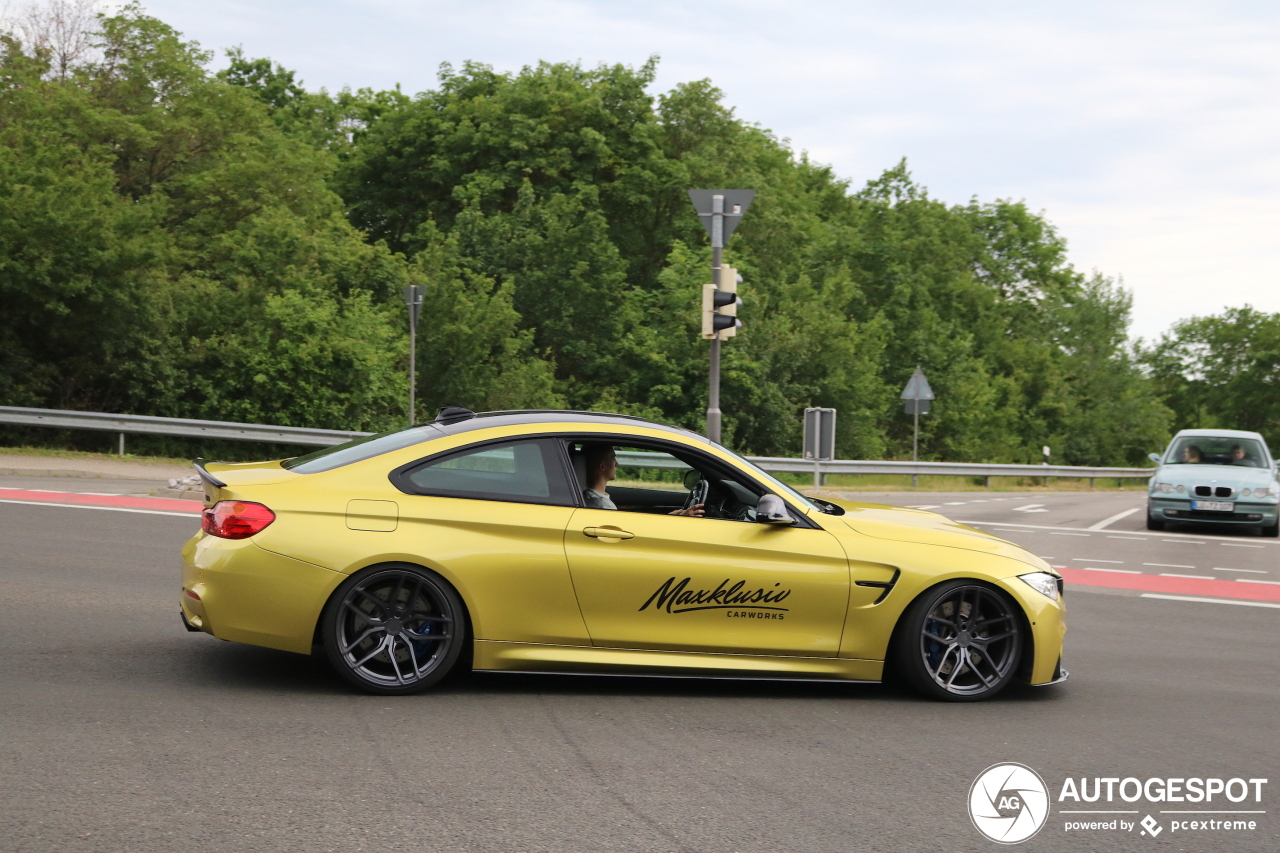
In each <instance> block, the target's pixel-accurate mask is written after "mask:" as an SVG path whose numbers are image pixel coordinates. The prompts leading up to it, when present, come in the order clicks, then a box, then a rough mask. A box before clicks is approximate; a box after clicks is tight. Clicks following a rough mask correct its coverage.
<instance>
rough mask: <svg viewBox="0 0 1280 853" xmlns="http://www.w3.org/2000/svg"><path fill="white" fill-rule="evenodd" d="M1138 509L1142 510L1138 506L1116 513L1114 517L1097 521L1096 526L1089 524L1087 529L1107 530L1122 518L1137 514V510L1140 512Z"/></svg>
mask: <svg viewBox="0 0 1280 853" xmlns="http://www.w3.org/2000/svg"><path fill="white" fill-rule="evenodd" d="M1140 509H1142V507H1140V506H1135V507H1134V508H1133V509H1126V510H1125V511H1124V512H1117V513H1116V514H1115V515H1113V516H1111V517H1110V518H1104V519H1102V521H1099V522H1098V523H1097V524H1091V525H1089V529H1090V530H1105V529H1106V528H1108V527H1110V526H1111V525H1113V524H1115V523H1116V522H1117V521H1119V520H1120V519H1122V518H1128V517H1129V516H1131V515H1133V514H1134V513H1135V512H1137V511H1138V510H1140Z"/></svg>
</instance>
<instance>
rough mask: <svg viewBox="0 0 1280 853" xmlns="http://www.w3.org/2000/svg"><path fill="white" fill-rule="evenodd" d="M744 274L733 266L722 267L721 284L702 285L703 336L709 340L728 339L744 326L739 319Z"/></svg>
mask: <svg viewBox="0 0 1280 853" xmlns="http://www.w3.org/2000/svg"><path fill="white" fill-rule="evenodd" d="M741 283H742V276H740V275H738V271H737V270H736V269H734V268H733V267H725V266H722V267H720V286H719V287H716V286H715V285H714V284H704V285H703V286H702V337H704V338H706V339H707V340H711V339H712V338H716V337H718V338H720V340H722V341H724V340H728V339H729V338H731V337H733V336H734V335H736V334H737V333H738V330H739V329H741V328H742V321H741V320H739V319H738V308H739V307H741V305H742V299H741V298H739V296H738V285H739V284H741Z"/></svg>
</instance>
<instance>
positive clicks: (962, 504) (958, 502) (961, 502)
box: [944, 501, 968, 506]
mask: <svg viewBox="0 0 1280 853" xmlns="http://www.w3.org/2000/svg"><path fill="white" fill-rule="evenodd" d="M967 503H968V501H947V502H946V503H945V504H944V506H964V505H965V504H967Z"/></svg>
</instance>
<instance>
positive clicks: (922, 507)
mask: <svg viewBox="0 0 1280 853" xmlns="http://www.w3.org/2000/svg"><path fill="white" fill-rule="evenodd" d="M940 506H942V504H920V505H919V506H909V507H907V509H937V508H938V507H940Z"/></svg>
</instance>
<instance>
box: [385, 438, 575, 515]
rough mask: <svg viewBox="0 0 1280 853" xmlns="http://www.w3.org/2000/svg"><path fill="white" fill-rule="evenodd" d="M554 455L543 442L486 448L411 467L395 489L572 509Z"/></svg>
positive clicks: (567, 490) (560, 470) (401, 477)
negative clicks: (564, 506)
mask: <svg viewBox="0 0 1280 853" xmlns="http://www.w3.org/2000/svg"><path fill="white" fill-rule="evenodd" d="M557 452H558V451H557V448H556V447H555V444H554V443H553V442H551V441H547V440H536V439H535V440H525V441H508V442H501V443H497V444H485V445H482V446H480V447H475V448H468V449H466V450H461V451H458V452H456V453H451V454H449V455H448V456H444V457H440V458H436V459H432V460H430V461H428V462H424V463H422V464H421V465H418V466H416V467H413V468H409V469H408V470H406V471H403V472H402V473H401V474H400V475H399V477H398V479H399V482H397V483H396V485H398V486H399V487H400V488H401V489H402V490H404V491H407V492H411V493H415V494H428V495H443V496H446V497H460V498H478V499H481V500H498V501H517V502H520V503H539V504H562V505H572V504H573V502H574V501H573V497H572V494H571V492H570V489H569V484H568V483H567V482H566V481H565V477H564V470H563V466H562V465H561V462H560V459H559V458H558V456H557Z"/></svg>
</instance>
